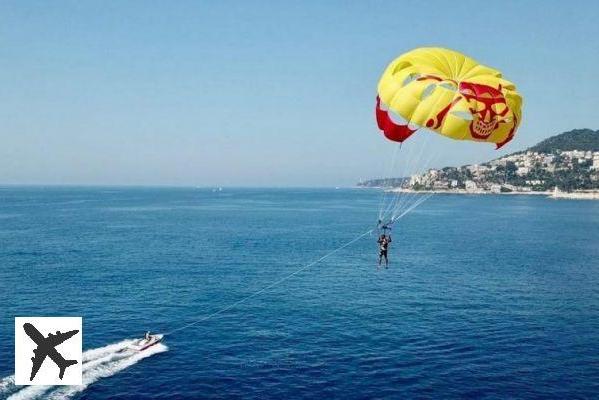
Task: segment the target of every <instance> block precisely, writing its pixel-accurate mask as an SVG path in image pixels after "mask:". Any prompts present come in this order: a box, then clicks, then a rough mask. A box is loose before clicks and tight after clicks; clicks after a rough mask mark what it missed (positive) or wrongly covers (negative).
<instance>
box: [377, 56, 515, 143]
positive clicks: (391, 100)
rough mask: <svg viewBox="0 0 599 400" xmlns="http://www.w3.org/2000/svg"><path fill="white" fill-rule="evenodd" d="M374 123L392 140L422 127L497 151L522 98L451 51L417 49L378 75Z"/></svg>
mask: <svg viewBox="0 0 599 400" xmlns="http://www.w3.org/2000/svg"><path fill="white" fill-rule="evenodd" d="M376 119H377V124H378V126H379V128H380V129H381V130H382V131H383V133H384V134H385V136H386V137H387V138H388V139H390V140H393V141H396V142H403V141H404V140H406V139H407V138H408V137H410V136H411V135H412V134H413V133H414V132H416V130H418V129H419V128H427V129H430V130H432V131H434V132H436V133H438V134H440V135H443V136H447V137H450V138H452V139H457V140H471V141H478V142H490V143H495V144H496V146H497V148H500V147H501V146H503V145H505V144H506V143H508V142H509V141H510V140H512V139H513V138H514V135H515V133H516V130H517V129H518V126H519V125H520V122H521V120H522V97H521V96H520V94H519V93H518V91H517V90H516V86H515V85H514V84H513V83H512V82H510V81H508V80H506V79H504V78H503V77H502V75H501V72H499V71H498V70H496V69H493V68H491V67H487V66H485V65H482V64H480V63H478V62H477V61H475V60H473V59H472V58H470V57H468V56H465V55H464V54H461V53H459V52H457V51H453V50H448V49H444V48H439V47H422V48H417V49H414V50H412V51H409V52H407V53H405V54H403V55H401V56H399V57H398V58H396V59H395V60H393V61H392V62H391V64H389V66H388V67H387V69H386V70H385V72H384V73H383V76H382V77H381V79H380V81H379V84H378V96H377V102H376Z"/></svg>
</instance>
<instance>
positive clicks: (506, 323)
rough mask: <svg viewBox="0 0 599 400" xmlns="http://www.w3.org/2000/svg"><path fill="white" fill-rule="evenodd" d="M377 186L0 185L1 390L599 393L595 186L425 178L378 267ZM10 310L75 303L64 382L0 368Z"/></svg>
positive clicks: (7, 348) (283, 395) (385, 395)
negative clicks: (430, 189) (485, 191)
mask: <svg viewBox="0 0 599 400" xmlns="http://www.w3.org/2000/svg"><path fill="white" fill-rule="evenodd" d="M380 201H381V192H380V191H379V190H375V189H338V190H334V189H310V188H298V189H278V188H277V189H274V188H273V189H262V188H261V189H249V188H222V189H217V188H129V187H33V186H32V187H20V186H7V187H1V188H0V306H1V307H0V339H1V340H0V398H11V399H32V398H43V399H46V398H49V399H242V398H243V399H322V398H327V399H331V398H341V399H344V400H348V399H402V398H404V399H414V398H417V399H505V398H510V399H566V398H567V399H591V398H599V202H596V201H580V200H578V201H577V200H552V199H549V198H545V197H543V196H516V195H511V196H510V195H450V194H438V195H434V196H432V197H430V198H428V199H426V201H424V202H423V203H422V204H420V205H419V206H418V207H416V208H414V209H413V210H412V211H411V212H409V213H408V214H406V215H404V216H403V218H401V219H400V220H398V221H397V223H396V224H395V225H394V226H393V230H392V239H393V241H392V243H391V245H390V247H389V260H390V264H389V268H384V267H378V263H377V261H378V260H377V258H378V247H377V243H376V240H377V234H378V232H377V231H376V230H373V228H374V227H375V225H376V222H377V217H378V215H377V213H378V211H379V210H380V208H379V204H380ZM17 316H80V317H83V332H82V334H83V351H84V353H83V365H82V366H83V384H82V385H80V386H54V387H52V386H29V387H28V386H16V385H15V384H14V334H15V325H14V318H15V317H17ZM147 330H150V331H152V332H155V333H166V336H165V340H164V341H163V342H162V343H160V344H158V345H156V346H153V347H151V348H150V349H148V350H146V351H144V352H141V353H131V352H127V351H125V352H123V351H121V350H123V349H126V348H127V347H128V346H129V344H130V343H131V341H132V340H134V339H135V338H139V337H141V336H142V335H143V334H144V332H145V331H147ZM47 362H50V361H47Z"/></svg>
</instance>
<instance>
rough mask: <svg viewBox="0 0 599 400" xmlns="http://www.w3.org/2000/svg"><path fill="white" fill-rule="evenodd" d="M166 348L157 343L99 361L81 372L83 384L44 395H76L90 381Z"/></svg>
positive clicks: (58, 396)
mask: <svg viewBox="0 0 599 400" xmlns="http://www.w3.org/2000/svg"><path fill="white" fill-rule="evenodd" d="M167 350H168V347H166V346H165V345H164V344H162V343H159V344H157V345H155V346H152V347H150V348H149V349H147V350H144V351H140V352H133V353H128V355H126V356H124V357H121V358H117V359H116V360H114V361H110V362H104V363H99V364H97V365H95V366H93V367H92V368H89V370H87V371H86V372H84V373H83V385H79V386H64V387H62V388H60V389H58V390H56V391H54V392H52V393H50V395H49V396H47V397H46V399H50V400H58V399H69V398H71V397H73V396H74V395H76V394H77V393H79V392H82V391H83V390H85V389H86V388H87V387H88V386H89V385H91V384H92V383H94V382H96V381H98V380H100V379H102V378H108V377H109V376H113V375H115V374H117V373H119V372H121V371H122V370H124V369H126V368H129V367H130V366H132V365H134V364H137V363H138V362H139V361H141V360H143V359H144V358H147V357H150V356H153V355H154V354H158V353H162V352H165V351H167Z"/></svg>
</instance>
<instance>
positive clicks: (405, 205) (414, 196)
mask: <svg viewBox="0 0 599 400" xmlns="http://www.w3.org/2000/svg"><path fill="white" fill-rule="evenodd" d="M428 135H430V134H428ZM429 140H430V136H428V137H427V138H426V139H425V141H424V143H423V144H422V148H421V151H420V156H419V162H420V161H422V159H423V157H422V156H423V155H424V152H423V150H424V149H425V148H429V147H428V141H429ZM436 158H437V153H436V152H435V151H433V152H431V153H430V154H429V156H428V157H427V160H426V162H424V163H422V165H420V166H419V169H420V170H421V171H426V170H428V168H429V167H430V165H431V163H432V162H433V161H434V160H435V159H436ZM420 197H421V196H419V193H418V192H417V191H414V190H413V191H411V192H409V193H407V194H406V195H405V196H403V198H402V199H401V200H402V201H400V204H398V206H397V207H396V208H395V209H394V210H393V214H392V217H391V219H394V218H395V217H396V216H397V215H398V214H401V213H402V210H403V209H411V208H410V206H411V204H413V203H411V202H412V201H413V202H416V201H418V200H419V199H420Z"/></svg>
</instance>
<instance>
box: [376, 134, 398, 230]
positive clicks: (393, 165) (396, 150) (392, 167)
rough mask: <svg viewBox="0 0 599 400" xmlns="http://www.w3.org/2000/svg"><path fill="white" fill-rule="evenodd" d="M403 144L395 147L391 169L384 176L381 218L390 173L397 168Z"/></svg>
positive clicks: (380, 209) (380, 208) (380, 205)
mask: <svg viewBox="0 0 599 400" xmlns="http://www.w3.org/2000/svg"><path fill="white" fill-rule="evenodd" d="M401 145H402V143H401V142H400V143H399V146H395V149H394V150H393V156H392V157H391V163H390V165H389V170H388V171H387V174H386V175H384V176H383V193H382V194H381V199H380V201H379V216H378V219H379V220H381V219H382V218H383V208H384V207H385V197H386V196H387V190H386V187H387V186H388V184H389V179H390V175H391V174H392V173H393V170H394V169H395V161H396V160H397V155H398V153H399V151H400V150H401ZM383 172H384V171H383Z"/></svg>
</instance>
